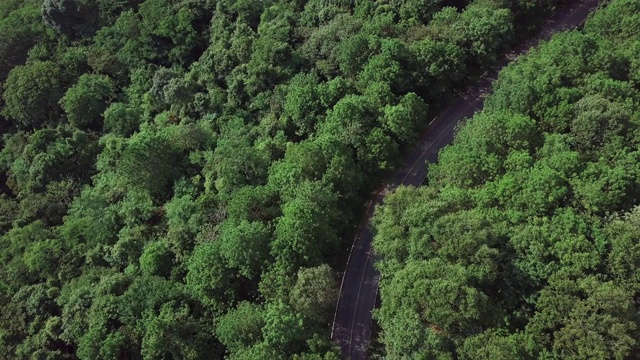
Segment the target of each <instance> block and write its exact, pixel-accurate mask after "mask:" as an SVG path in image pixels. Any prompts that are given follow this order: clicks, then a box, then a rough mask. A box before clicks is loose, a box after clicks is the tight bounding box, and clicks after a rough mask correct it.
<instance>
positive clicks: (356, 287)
mask: <svg viewBox="0 0 640 360" xmlns="http://www.w3.org/2000/svg"><path fill="white" fill-rule="evenodd" d="M597 6H598V0H573V1H571V0H570V1H567V4H566V6H565V7H563V8H562V9H560V10H558V11H557V12H556V13H555V14H553V16H552V17H551V18H550V19H549V21H548V22H547V23H546V24H545V25H544V27H543V29H542V30H541V32H540V33H539V34H538V36H536V37H535V38H532V39H531V40H529V41H527V42H525V43H523V44H520V45H519V46H517V47H516V48H515V49H513V50H512V51H511V52H510V53H509V54H507V55H506V56H505V57H504V58H503V60H502V61H500V62H499V63H498V64H497V65H496V66H495V67H494V68H493V69H492V70H491V71H489V72H487V73H486V74H485V75H483V76H482V77H481V78H480V79H479V80H478V81H477V82H476V84H475V85H473V86H471V87H469V88H468V89H467V90H466V91H465V92H464V94H463V95H461V96H460V97H458V98H456V99H454V100H453V102H452V103H451V105H449V106H448V107H447V108H445V109H444V110H443V111H442V112H440V114H438V116H437V117H436V118H434V119H433V120H432V121H431V122H430V123H429V126H428V128H427V130H426V131H425V132H424V133H423V134H422V136H421V138H420V140H419V142H418V144H417V145H416V146H415V148H413V149H412V150H411V151H410V152H408V153H407V154H406V155H405V159H404V166H403V168H402V169H401V170H399V171H398V172H397V173H396V174H395V176H394V177H393V178H392V180H391V182H390V183H389V186H388V187H387V189H390V190H393V189H395V188H396V187H398V186H399V185H414V186H419V185H420V184H422V182H423V181H424V179H425V178H426V173H427V162H429V163H434V162H436V161H437V159H438V151H440V149H442V148H443V147H444V146H445V145H447V144H449V143H450V142H451V140H453V136H454V132H455V131H454V130H455V128H456V125H457V124H458V123H459V122H460V121H461V120H463V119H465V118H470V117H472V116H473V114H474V113H475V112H476V111H477V110H479V109H481V108H482V105H483V103H484V97H485V96H486V94H487V93H488V92H489V90H490V89H491V85H492V83H493V81H494V80H495V79H496V77H497V74H498V73H499V72H500V70H501V69H502V68H503V67H504V66H506V65H507V64H508V63H509V62H511V61H512V60H514V59H516V58H517V57H518V56H520V55H521V54H523V53H526V52H527V51H528V50H529V49H530V48H531V47H532V46H535V45H536V44H538V43H539V42H540V41H542V40H547V39H549V38H550V37H551V35H553V34H554V33H556V32H558V31H563V30H568V29H572V28H575V27H577V26H579V25H580V24H582V23H583V22H584V21H585V19H586V18H587V16H588V15H589V13H590V12H591V11H593V10H594V9H595V8H597ZM383 198H384V191H379V192H378V193H377V194H375V196H374V197H373V198H372V199H371V202H370V205H369V207H368V208H367V212H366V215H365V219H363V226H361V227H360V229H359V230H358V233H357V235H356V238H355V241H354V243H353V246H352V248H351V252H350V254H349V260H348V261H347V266H346V270H345V273H344V276H343V278H342V284H341V286H340V297H339V299H338V305H337V309H336V313H335V318H334V322H333V328H332V332H331V338H332V339H333V340H334V341H335V342H336V343H337V344H338V345H339V346H340V348H341V351H342V357H343V358H345V359H354V360H356V359H366V358H367V351H368V348H369V339H370V337H371V321H372V318H371V312H372V310H373V309H374V307H375V305H376V298H377V294H378V282H379V280H380V274H379V273H378V271H377V270H376V269H375V268H374V267H373V263H374V261H375V254H374V253H373V250H372V248H371V240H372V239H373V233H372V227H371V215H372V214H373V210H374V207H375V206H376V205H378V204H380V203H381V202H382V199H383Z"/></svg>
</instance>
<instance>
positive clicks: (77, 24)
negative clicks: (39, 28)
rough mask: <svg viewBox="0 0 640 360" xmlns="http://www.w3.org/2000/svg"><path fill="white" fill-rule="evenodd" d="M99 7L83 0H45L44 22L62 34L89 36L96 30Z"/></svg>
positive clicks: (43, 4) (43, 5) (43, 6)
mask: <svg viewBox="0 0 640 360" xmlns="http://www.w3.org/2000/svg"><path fill="white" fill-rule="evenodd" d="M97 15H98V14H97V9H96V8H95V7H94V6H92V5H91V4H88V3H86V2H85V1H82V0H44V2H43V3H42V18H43V19H44V23H45V24H46V25H47V26H49V27H51V28H52V29H54V30H55V31H57V32H58V33H60V34H64V35H67V36H73V37H78V36H87V35H91V33H92V31H93V30H94V28H93V26H95V21H96V20H97Z"/></svg>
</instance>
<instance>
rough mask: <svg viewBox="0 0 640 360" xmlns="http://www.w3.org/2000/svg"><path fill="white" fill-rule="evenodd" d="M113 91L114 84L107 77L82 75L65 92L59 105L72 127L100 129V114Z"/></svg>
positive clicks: (105, 107)
mask: <svg viewBox="0 0 640 360" xmlns="http://www.w3.org/2000/svg"><path fill="white" fill-rule="evenodd" d="M114 91H115V88H114V84H113V82H112V81H111V79H109V77H107V76H104V75H90V74H84V75H82V76H80V78H79V79H78V82H77V83H76V84H75V85H73V86H72V87H70V88H69V90H67V92H66V94H65V95H64V97H63V98H62V99H61V100H60V105H61V106H62V109H63V110H64V111H65V113H66V114H67V119H68V120H69V122H70V123H71V125H73V126H74V127H76V128H78V129H83V130H96V129H100V128H101V126H100V125H101V124H100V121H101V120H102V114H103V113H104V111H105V110H106V109H107V107H108V105H109V101H110V99H111V98H112V97H113V95H114ZM112 116H113V115H112Z"/></svg>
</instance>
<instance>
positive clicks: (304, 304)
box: [290, 264, 338, 324]
mask: <svg viewBox="0 0 640 360" xmlns="http://www.w3.org/2000/svg"><path fill="white" fill-rule="evenodd" d="M290 296H291V300H290V302H291V305H292V306H293V308H294V309H295V310H296V311H297V312H298V313H300V314H302V315H303V316H304V317H305V318H309V319H311V320H313V321H315V322H317V323H320V324H328V323H329V322H330V321H331V312H332V311H331V310H333V309H334V307H335V305H336V300H337V299H338V283H337V281H336V278H335V274H334V273H333V271H332V270H331V268H330V267H329V266H328V265H326V264H322V265H320V266H317V267H314V268H308V269H301V270H299V271H298V279H297V280H296V285H295V286H294V287H293V289H291V295H290Z"/></svg>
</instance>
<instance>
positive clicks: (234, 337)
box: [216, 302, 265, 352]
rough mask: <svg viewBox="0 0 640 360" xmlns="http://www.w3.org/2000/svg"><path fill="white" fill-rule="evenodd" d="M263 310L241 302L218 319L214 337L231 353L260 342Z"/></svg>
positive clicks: (257, 306)
mask: <svg viewBox="0 0 640 360" xmlns="http://www.w3.org/2000/svg"><path fill="white" fill-rule="evenodd" d="M264 321H265V320H264V309H262V308H261V307H260V306H259V305H257V304H254V303H250V302H241V303H240V304H238V306H236V308H234V309H231V310H230V311H229V312H228V313H226V314H225V315H224V316H223V317H221V318H220V321H219V322H218V326H216V335H217V336H218V338H219V339H220V341H221V342H222V343H223V344H224V345H225V346H226V347H227V348H228V349H230V350H231V351H232V352H237V351H239V350H241V349H242V348H247V347H250V346H253V345H255V344H257V343H259V342H260V341H261V340H262V328H263V327H264V325H265V322H264Z"/></svg>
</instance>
